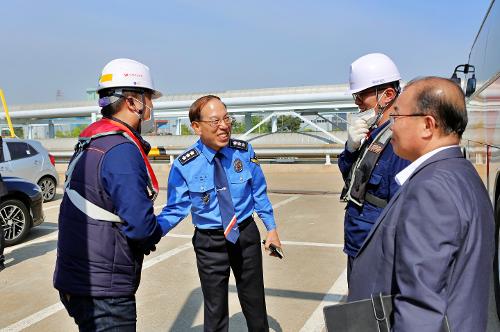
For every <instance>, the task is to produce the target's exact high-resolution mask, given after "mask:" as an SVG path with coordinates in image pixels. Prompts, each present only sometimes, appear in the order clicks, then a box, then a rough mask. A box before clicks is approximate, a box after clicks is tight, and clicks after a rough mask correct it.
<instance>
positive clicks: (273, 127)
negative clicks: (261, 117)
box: [271, 115, 278, 133]
mask: <svg viewBox="0 0 500 332" xmlns="http://www.w3.org/2000/svg"><path fill="white" fill-rule="evenodd" d="M271 121H272V122H271V124H272V125H271V132H272V133H275V132H277V131H278V117H277V116H276V115H273V116H272V117H271Z"/></svg>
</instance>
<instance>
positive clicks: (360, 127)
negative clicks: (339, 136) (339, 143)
mask: <svg viewBox="0 0 500 332" xmlns="http://www.w3.org/2000/svg"><path fill="white" fill-rule="evenodd" d="M367 133H368V124H367V123H366V121H365V120H363V119H356V120H354V123H353V124H352V125H351V126H349V127H347V145H346V147H347V150H348V151H349V152H354V151H356V150H357V149H358V148H359V147H360V146H361V141H362V140H363V138H365V137H366V134H367Z"/></svg>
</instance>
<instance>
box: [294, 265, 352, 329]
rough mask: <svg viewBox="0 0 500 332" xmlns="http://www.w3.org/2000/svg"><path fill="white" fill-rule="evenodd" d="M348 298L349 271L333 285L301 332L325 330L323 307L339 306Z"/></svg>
mask: <svg viewBox="0 0 500 332" xmlns="http://www.w3.org/2000/svg"><path fill="white" fill-rule="evenodd" d="M346 297H347V269H345V270H344V271H343V272H342V273H341V274H340V276H339V277H338V278H337V280H335V282H334V283H333V286H332V288H330V290H329V291H328V292H327V293H326V295H325V297H323V300H322V301H321V303H320V304H319V305H318V307H317V308H316V310H314V312H313V313H312V315H311V316H310V317H309V319H308V320H307V322H306V323H305V324H304V326H303V327H302V328H301V329H300V332H321V331H324V329H325V320H324V318H323V307H324V306H327V305H334V304H339V303H341V302H345V300H346Z"/></svg>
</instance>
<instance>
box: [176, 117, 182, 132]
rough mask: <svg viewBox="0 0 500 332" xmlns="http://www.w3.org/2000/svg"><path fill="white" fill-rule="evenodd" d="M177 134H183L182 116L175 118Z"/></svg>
mask: <svg viewBox="0 0 500 332" xmlns="http://www.w3.org/2000/svg"><path fill="white" fill-rule="evenodd" d="M175 126H176V127H175V134H176V135H177V136H180V135H181V134H182V124H181V118H177V119H176V120H175Z"/></svg>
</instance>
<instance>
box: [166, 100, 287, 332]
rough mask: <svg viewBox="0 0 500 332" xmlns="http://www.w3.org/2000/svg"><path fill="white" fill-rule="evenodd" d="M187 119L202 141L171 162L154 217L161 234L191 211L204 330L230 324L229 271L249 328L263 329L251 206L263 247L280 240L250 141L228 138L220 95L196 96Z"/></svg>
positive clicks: (260, 278) (265, 325) (259, 265)
mask: <svg viewBox="0 0 500 332" xmlns="http://www.w3.org/2000/svg"><path fill="white" fill-rule="evenodd" d="M189 119H190V121H191V126H192V128H193V130H194V131H195V132H196V134H197V135H199V136H200V140H198V142H196V144H194V145H193V146H192V147H190V148H189V149H188V150H187V151H186V152H185V153H183V154H182V155H180V156H179V157H178V158H177V159H176V160H175V162H174V164H173V165H172V168H171V170H170V175H169V178H168V198H167V204H166V206H165V207H164V209H163V211H162V213H161V214H160V215H159V216H158V222H159V223H160V225H161V227H162V230H163V234H166V233H167V232H169V231H170V230H171V229H172V228H174V227H175V226H176V225H177V224H178V223H179V222H180V221H181V220H183V219H184V218H185V217H186V216H187V215H188V214H189V212H191V216H192V220H193V224H194V226H195V233H194V236H193V245H194V249H195V253H196V261H197V265H198V273H199V276H200V282H201V288H202V291H203V297H204V302H205V310H204V327H205V331H227V330H228V314H229V313H228V281H229V274H230V269H232V271H233V274H234V277H235V279H236V288H237V290H238V297H239V300H240V304H241V308H242V310H243V314H244V315H245V318H246V321H247V326H248V330H249V331H267V330H269V326H268V321H267V313H266V304H265V298H264V281H263V275H262V273H263V271H262V253H261V249H260V234H259V231H258V229H257V225H256V224H255V222H254V219H253V212H254V211H255V212H257V214H258V216H259V217H260V218H261V219H262V221H263V222H264V225H265V227H266V229H267V232H268V233H267V240H266V243H265V247H266V249H269V245H270V244H271V243H272V244H274V245H275V246H278V247H281V243H280V240H279V237H278V233H277V230H276V223H275V221H274V216H273V209H272V205H271V202H270V201H269V198H268V197H267V193H266V188H267V187H266V181H265V178H264V174H263V173H262V170H261V168H260V166H259V161H258V160H257V158H256V156H255V153H254V151H253V149H252V146H251V145H250V144H249V143H247V142H245V141H240V140H233V139H230V136H231V125H232V118H231V117H230V116H229V115H228V113H227V109H226V105H225V104H224V103H223V102H222V101H221V100H220V99H219V97H217V96H213V95H208V96H204V97H201V98H199V99H198V100H196V101H195V102H194V103H193V104H192V105H191V108H190V110H189Z"/></svg>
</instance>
